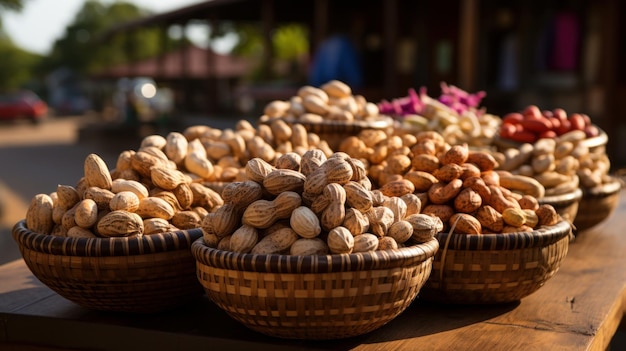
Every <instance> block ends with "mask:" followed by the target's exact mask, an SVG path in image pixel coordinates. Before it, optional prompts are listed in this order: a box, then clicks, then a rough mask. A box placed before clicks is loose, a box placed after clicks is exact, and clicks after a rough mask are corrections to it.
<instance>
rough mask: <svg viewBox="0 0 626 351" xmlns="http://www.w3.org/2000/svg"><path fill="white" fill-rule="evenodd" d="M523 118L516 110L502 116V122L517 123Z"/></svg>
mask: <svg viewBox="0 0 626 351" xmlns="http://www.w3.org/2000/svg"><path fill="white" fill-rule="evenodd" d="M522 120H524V116H523V115H522V114H521V113H518V112H511V113H508V114H506V115H505V116H504V117H502V124H517V123H519V122H521V121H522Z"/></svg>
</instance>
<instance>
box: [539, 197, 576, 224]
mask: <svg viewBox="0 0 626 351" xmlns="http://www.w3.org/2000/svg"><path fill="white" fill-rule="evenodd" d="M582 198H583V191H582V190H581V189H580V188H576V189H574V190H573V191H570V192H569V193H565V194H560V195H552V196H544V197H542V198H539V199H537V201H538V202H539V204H541V205H543V204H548V205H552V207H554V209H555V210H556V212H557V213H558V214H559V215H561V217H563V219H565V220H566V221H569V222H570V223H573V222H574V221H575V220H576V217H577V216H578V212H579V206H580V201H581V199H582Z"/></svg>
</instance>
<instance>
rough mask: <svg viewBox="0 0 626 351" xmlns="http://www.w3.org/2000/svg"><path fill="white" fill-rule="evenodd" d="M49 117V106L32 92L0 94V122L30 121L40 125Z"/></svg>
mask: <svg viewBox="0 0 626 351" xmlns="http://www.w3.org/2000/svg"><path fill="white" fill-rule="evenodd" d="M47 116H48V104H46V102H45V101H43V100H41V99H40V98H39V96H37V94H35V93H33V92H32V91H28V90H22V91H18V92H13V93H6V94H0V120H15V119H30V120H31V121H32V122H34V123H39V122H41V121H42V120H43V119H45V118H46V117H47Z"/></svg>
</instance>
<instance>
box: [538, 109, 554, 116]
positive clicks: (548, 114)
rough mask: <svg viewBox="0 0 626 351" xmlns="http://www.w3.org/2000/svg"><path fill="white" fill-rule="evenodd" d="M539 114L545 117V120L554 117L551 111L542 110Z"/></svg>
mask: <svg viewBox="0 0 626 351" xmlns="http://www.w3.org/2000/svg"><path fill="white" fill-rule="evenodd" d="M541 114H542V115H543V116H544V117H546V118H552V117H554V113H552V111H550V110H543V111H541Z"/></svg>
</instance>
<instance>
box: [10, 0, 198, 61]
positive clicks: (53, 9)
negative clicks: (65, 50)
mask: <svg viewBox="0 0 626 351" xmlns="http://www.w3.org/2000/svg"><path fill="white" fill-rule="evenodd" d="M23 1H24V8H23V9H22V11H20V12H15V11H4V10H0V11H3V12H4V13H2V12H0V16H1V18H2V25H3V28H4V30H5V32H6V33H8V35H9V37H10V38H11V40H13V42H14V43H15V44H16V45H18V46H19V47H21V48H22V49H25V50H28V51H31V52H34V53H37V54H42V55H45V54H47V53H49V51H50V50H51V48H52V45H53V44H54V41H55V40H56V39H58V38H60V37H62V36H63V33H64V32H65V28H66V27H67V25H68V24H69V23H70V22H72V21H73V20H74V17H75V15H76V13H77V12H78V11H79V10H80V9H81V8H82V6H83V4H84V3H85V0H23ZM100 1H101V2H102V3H113V2H115V1H114V0H100ZM125 1H127V2H130V3H133V4H135V5H137V6H139V7H141V8H144V9H147V10H150V11H152V12H153V13H161V12H168V11H171V10H176V9H179V8H182V7H186V6H189V5H193V4H197V3H199V2H203V0H125ZM192 35H193V34H192Z"/></svg>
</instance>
